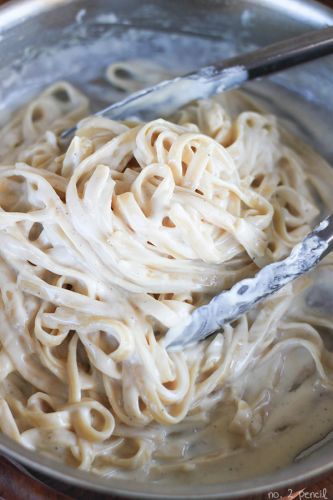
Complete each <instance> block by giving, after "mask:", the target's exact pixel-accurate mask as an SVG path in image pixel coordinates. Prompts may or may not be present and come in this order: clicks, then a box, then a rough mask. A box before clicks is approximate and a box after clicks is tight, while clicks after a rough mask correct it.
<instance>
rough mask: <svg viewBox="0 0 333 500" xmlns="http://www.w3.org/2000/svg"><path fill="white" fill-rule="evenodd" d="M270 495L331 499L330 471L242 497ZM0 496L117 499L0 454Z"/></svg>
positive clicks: (331, 2) (329, 1) (8, 499)
mask: <svg viewBox="0 0 333 500" xmlns="http://www.w3.org/2000/svg"><path fill="white" fill-rule="evenodd" d="M23 1H24V0H23ZM281 1H282V0H281ZM5 2H6V0H0V5H1V4H3V3H5ZM322 3H324V4H326V5H328V6H329V7H332V8H333V0H322ZM303 488H304V490H303ZM302 490H303V491H302ZM298 492H299V494H298ZM122 498H123V497H122ZM270 498H274V499H277V500H278V499H280V500H282V499H288V500H293V499H294V498H295V499H296V498H301V499H302V498H304V499H307V498H316V499H326V500H331V499H333V474H330V475H328V476H326V477H324V478H322V479H321V480H318V481H316V482H314V483H310V484H309V485H297V486H296V487H294V486H293V487H290V488H289V489H287V490H285V491H280V492H275V491H274V492H270V493H267V494H264V495H259V496H256V497H253V496H251V497H250V496H247V497H244V499H245V500H269V499H270ZM0 499H4V500H45V499H48V500H76V499H80V500H105V499H108V500H120V497H115V496H110V495H98V494H96V493H93V492H90V491H87V490H83V489H81V488H76V487H73V486H69V485H67V484H65V483H60V482H58V481H55V480H53V479H50V478H48V477H45V476H42V475H38V478H37V475H36V474H35V473H34V472H33V471H26V470H25V469H24V468H23V467H21V466H18V467H17V466H16V465H14V464H13V463H12V462H11V461H9V460H7V459H6V458H4V457H0Z"/></svg>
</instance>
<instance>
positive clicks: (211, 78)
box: [61, 27, 333, 139]
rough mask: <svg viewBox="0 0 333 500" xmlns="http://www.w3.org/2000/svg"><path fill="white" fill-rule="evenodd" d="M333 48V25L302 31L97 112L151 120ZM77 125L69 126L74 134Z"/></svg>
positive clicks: (116, 117) (68, 132) (66, 133)
mask: <svg viewBox="0 0 333 500" xmlns="http://www.w3.org/2000/svg"><path fill="white" fill-rule="evenodd" d="M332 52H333V27H328V28H323V29H318V30H314V31H309V32H307V33H304V34H302V35H299V36H296V37H293V38H289V39H287V40H283V41H282V42H277V43H274V44H272V45H268V46H267V47H264V48H262V49H258V50H255V51H253V52H248V53H245V54H241V55H238V56H235V57H231V58H230V59H226V60H225V61H222V62H218V63H216V64H212V65H211V66H206V67H205V68H201V69H199V70H198V71H196V72H194V73H190V74H188V75H185V76H179V77H176V78H174V79H172V80H165V81H163V82H161V83H158V84H157V85H153V86H152V87H148V88H146V89H144V90H140V91H139V92H135V93H133V94H131V95H130V96H128V97H126V98H125V99H123V100H122V101H119V102H116V103H114V104H111V106H108V107H107V108H104V109H102V110H101V111H98V112H97V113H96V114H95V115H96V116H106V117H107V118H112V119H114V120H123V119H125V118H133V117H134V118H138V119H140V120H144V121H149V120H152V119H154V118H159V117H161V116H167V115H170V114H171V113H173V112H174V111H176V110H177V109H179V108H180V107H182V106H184V105H185V104H187V103H188V102H190V101H193V100H195V99H204V98H206V97H210V96H212V95H215V94H218V93H220V92H223V91H226V90H230V89H233V88H237V87H239V86H240V85H242V84H244V83H245V82H247V81H249V80H254V79H256V78H260V77H262V76H266V75H270V74H272V73H276V72H278V71H282V70H284V69H288V68H291V67H293V66H296V65H297V64H301V63H304V62H307V61H312V60H314V59H317V58H319V57H322V56H325V55H328V54H331V53H332ZM76 129H77V127H76V126H75V127H72V128H70V129H67V130H65V131H64V132H63V133H62V135H61V137H62V139H68V138H70V137H71V136H72V135H73V133H74V132H75V130H76Z"/></svg>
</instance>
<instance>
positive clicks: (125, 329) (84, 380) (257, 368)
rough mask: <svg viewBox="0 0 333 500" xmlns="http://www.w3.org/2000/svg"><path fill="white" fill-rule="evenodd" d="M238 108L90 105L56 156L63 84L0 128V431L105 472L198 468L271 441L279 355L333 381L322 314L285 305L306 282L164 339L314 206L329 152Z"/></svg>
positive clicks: (248, 270) (74, 104)
mask: <svg viewBox="0 0 333 500" xmlns="http://www.w3.org/2000/svg"><path fill="white" fill-rule="evenodd" d="M110 74H111V77H112V75H114V74H115V72H114V71H113V72H112V71H111V72H110ZM244 102H245V101H244V99H243V98H242V97H240V96H239V95H238V94H235V95H232V94H231V95H230V96H226V97H225V96H223V97H218V98H216V99H212V100H205V101H201V102H197V103H193V104H191V105H190V106H188V107H187V108H185V109H184V110H181V111H180V112H179V113H178V114H177V115H176V116H174V117H173V118H171V119H170V120H164V119H156V120H154V121H151V122H149V123H134V122H130V121H129V122H123V123H120V122H115V121H112V120H109V119H106V118H101V117H94V116H90V117H87V118H84V119H83V120H82V121H81V122H80V127H79V129H78V131H77V133H76V135H75V137H74V138H73V139H72V141H71V143H70V144H69V146H68V147H67V148H65V150H64V149H63V147H62V145H61V142H60V141H59V134H60V132H61V131H62V130H63V129H64V128H66V127H68V126H70V125H72V124H73V123H75V122H76V121H77V120H79V119H82V118H83V117H85V116H86V115H87V114H88V100H87V99H86V98H85V97H84V96H83V95H82V94H81V93H80V92H79V91H78V90H76V89H74V88H73V87H72V86H71V85H70V84H68V83H64V82H60V83H57V84H55V85H53V86H52V87H50V88H48V89H47V90H46V91H44V92H43V93H42V94H41V95H40V96H39V97H37V98H36V99H35V100H34V101H32V102H31V103H30V104H28V105H27V106H26V107H24V108H23V109H22V110H21V111H19V112H18V113H17V114H16V115H14V117H13V119H12V121H10V122H9V123H8V124H7V125H6V126H5V127H4V128H3V129H2V132H1V136H0V161H1V166H0V179H1V180H0V206H1V211H0V256H1V260H0V288H1V310H0V313H1V328H0V428H1V429H2V432H3V433H5V434H7V435H8V436H10V437H11V438H13V439H14V440H16V441H18V442H19V443H21V444H22V445H24V446H27V447H29V448H31V449H33V450H36V451H38V452H41V453H44V454H47V455H49V456H52V457H55V458H57V459H59V460H62V461H65V462H66V463H68V464H71V465H75V466H77V467H80V468H82V469H88V470H93V471H95V472H98V473H101V474H105V475H112V474H114V473H117V474H118V475H120V476H121V475H126V474H130V473H131V472H130V471H132V473H134V472H135V471H137V470H138V471H139V472H140V474H139V475H138V476H137V477H141V478H143V477H146V476H147V475H149V474H153V473H154V471H155V473H157V472H158V471H163V470H164V471H166V472H168V473H170V474H171V472H172V471H173V470H188V474H190V470H192V469H193V468H195V467H196V466H197V465H198V464H200V465H201V466H202V465H203V464H206V465H207V464H214V463H216V462H218V461H219V460H222V459H225V457H228V456H232V455H233V454H235V453H239V452H240V450H242V449H245V448H246V447H248V446H250V445H251V443H253V442H255V440H256V439H258V436H261V435H265V432H266V431H265V429H266V427H265V422H266V420H267V415H269V414H270V408H271V407H272V394H273V392H274V389H275V388H276V387H279V384H280V385H281V384H282V383H285V384H286V382H283V377H284V375H283V374H284V373H285V372H284V368H283V366H284V363H285V359H286V358H288V356H291V355H293V356H296V357H298V358H299V359H302V362H301V364H300V365H299V366H300V369H299V370H298V371H297V370H296V368H295V369H294V373H292V374H291V375H290V377H289V378H288V380H289V382H290V386H291V385H292V383H294V382H295V379H298V378H299V376H300V374H301V375H302V374H303V378H302V380H303V379H304V378H306V377H305V375H304V373H306V374H309V373H310V375H311V377H314V379H313V380H316V381H319V384H320V387H321V388H322V389H323V388H324V387H326V390H327V391H329V387H330V369H331V365H332V359H331V355H330V353H329V351H328V349H326V348H325V346H324V344H323V340H322V338H321V336H320V335H319V333H318V328H321V327H324V326H325V325H326V326H327V325H328V324H329V321H328V320H327V321H326V323H325V321H324V320H323V318H322V316H321V315H316V314H315V312H313V311H312V310H309V309H306V308H305V309H304V308H303V309H302V307H301V306H299V307H298V308H296V309H295V304H296V303H297V300H301V297H302V296H303V295H304V292H302V290H303V288H304V286H305V284H306V283H308V278H304V279H303V280H300V281H299V282H298V283H297V284H294V285H290V286H288V287H286V288H285V289H284V290H282V291H281V292H280V293H279V294H277V296H276V297H274V298H272V299H271V300H269V301H267V302H266V303H264V304H263V305H261V306H260V307H258V308H257V310H256V311H254V312H251V313H250V314H248V315H247V316H243V317H241V318H240V319H239V320H238V321H236V322H233V323H232V324H231V325H226V326H225V328H224V330H223V332H222V333H219V334H218V335H216V336H215V337H213V338H211V339H208V340H206V341H204V342H201V343H200V344H198V345H196V346H194V347H190V348H187V349H184V350H183V351H181V352H167V351H166V350H165V348H164V346H163V336H164V334H165V332H166V331H167V330H168V328H170V327H172V326H173V325H175V324H177V322H179V321H180V319H183V318H185V317H187V316H188V315H189V314H191V311H193V309H194V308H195V307H197V306H198V305H201V304H202V303H204V302H207V301H208V300H209V298H210V297H211V296H212V295H214V294H216V293H218V292H219V291H221V290H223V289H227V288H229V287H230V286H231V285H232V284H233V283H235V282H237V281H238V280H239V279H241V278H243V277H245V276H250V275H253V274H254V273H255V272H256V270H257V269H258V267H261V266H263V265H265V264H266V263H268V262H270V261H273V260H278V259H281V258H283V257H284V256H286V255H287V254H288V253H289V252H290V249H291V248H292V247H293V246H294V245H295V243H297V242H298V241H299V240H300V239H301V238H302V237H303V236H304V235H305V234H306V233H307V232H308V231H309V230H310V228H311V227H312V226H313V224H314V220H315V218H316V217H317V216H318V215H319V209H318V203H319V202H318V200H317V201H316V197H317V198H318V196H319V195H318V192H320V181H319V180H318V178H316V182H315V183H311V179H312V178H311V173H310V172H311V166H312V164H314V163H315V162H317V163H319V162H321V163H323V160H320V159H318V157H317V156H316V155H313V154H312V153H311V154H312V155H313V156H311V154H310V153H308V155H307V154H302V152H301V151H300V150H299V148H297V147H296V146H295V147H292V145H291V144H290V142H289V143H288V140H287V135H285V136H284V135H283V132H281V131H280V130H279V127H278V125H277V121H276V118H275V117H274V116H271V115H267V114H263V113H260V112H258V111H253V110H243V111H240V110H239V108H241V107H242V106H241V104H242V105H243V106H244ZM323 168H324V167H323ZM314 184H315V186H314ZM318 185H319V188H318ZM318 199H319V198H318ZM322 266H327V267H328V268H329V267H330V265H329V259H328V260H326V261H325V262H324V264H323V265H322ZM302 294H303V295H302ZM297 297H299V299H297ZM295 301H296V302H295ZM324 323H325V324H324ZM299 352H301V353H302V356H300V355H299ZM295 353H296V354H295ZM298 358H297V359H298ZM293 359H295V358H293ZM267 366H269V370H267ZM265 367H266V368H265ZM265 370H266V371H265ZM289 370H290V368H289ZM304 370H305V372H304ZM249 373H253V374H255V373H258V374H259V375H257V378H256V379H255V380H256V382H255V384H253V383H252V384H251V380H250V379H249V377H248V374H249ZM262 373H265V374H266V375H265V376H264V377H262V375H260V374H262ZM253 376H254V375H253ZM307 376H308V375H307ZM258 377H259V378H258ZM258 380H259V382H258ZM290 386H289V387H285V393H288V390H289V389H290ZM282 392H283V391H282ZM273 406H274V405H273ZM214 412H215V413H214ZM216 412H217V416H216V417H214V418H216V419H217V421H218V419H219V418H222V417H221V415H222V414H223V418H224V419H225V418H226V416H228V418H229V417H230V418H229V420H223V426H222V427H223V429H224V431H225V432H224V431H223V432H224V434H223V436H224V438H223V439H225V441H224V442H223V444H218V445H216V442H215V443H214V446H213V445H212V443H210V445H207V442H206V445H204V444H202V443H203V436H205V435H206V434H207V432H208V431H209V428H210V427H209V426H210V423H212V422H213V421H214V418H213V416H212V415H214V414H215V415H216ZM218 412H220V413H218ZM219 415H220V416H219ZM221 425H222V424H221ZM215 427H216V426H215ZM222 427H219V429H220V430H221V429H222ZM193 429H195V431H196V432H195V433H192V430H193ZM189 430H190V431H189ZM221 435H222V431H221ZM177 436H178V437H177ZM181 436H183V437H181ZM184 436H185V437H184ZM200 440H201V447H200V446H199V444H200ZM133 471H134V472H133ZM156 471H157V472H156Z"/></svg>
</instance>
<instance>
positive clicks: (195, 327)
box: [164, 215, 333, 350]
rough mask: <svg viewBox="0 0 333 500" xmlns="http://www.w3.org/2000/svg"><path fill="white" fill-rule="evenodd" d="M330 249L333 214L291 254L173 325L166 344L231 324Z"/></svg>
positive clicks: (186, 342) (202, 335)
mask: <svg viewBox="0 0 333 500" xmlns="http://www.w3.org/2000/svg"><path fill="white" fill-rule="evenodd" d="M331 250H333V215H330V216H329V217H327V218H326V219H324V220H323V221H322V222H321V223H320V224H319V225H318V226H317V227H316V228H315V229H314V230H313V231H312V232H311V233H309V234H308V235H307V236H306V237H305V238H304V239H303V240H302V241H301V242H300V243H298V244H297V245H296V246H295V247H294V248H293V250H292V251H291V253H290V255H289V257H287V258H286V259H284V260H281V261H279V262H274V263H273V264H269V265H267V266H265V267H263V268H262V269H261V270H260V271H259V272H258V273H257V274H256V275H255V276H254V277H253V278H247V279H244V280H241V281H239V282H238V283H236V284H235V285H234V286H233V287H232V288H231V289H230V290H228V291H225V292H222V293H220V294H219V295H217V296H216V297H214V298H213V299H212V300H211V301H210V302H209V303H208V304H207V305H204V306H201V307H198V308H197V309H195V310H194V312H193V313H192V315H191V316H190V319H189V320H188V321H187V322H186V323H185V324H179V325H177V326H174V327H172V328H170V329H169V331H168V332H167V334H166V336H165V337H164V345H165V346H166V347H167V348H168V349H169V350H172V349H179V348H181V347H183V346H186V345H189V344H194V343H196V342H199V341H200V340H203V339H204V338H206V337H207V336H208V335H210V334H212V333H214V332H216V331H217V330H220V329H221V327H223V324H225V323H230V321H232V320H234V319H236V318H238V317H239V316H241V315H242V314H244V313H246V312H247V311H249V310H250V309H252V308H253V307H254V306H255V305H256V304H258V302H261V301H262V300H263V299H265V298H267V297H269V296H271V295H272V294H274V293H276V292H277V291H278V290H280V288H282V287H283V286H285V285H286V284H287V283H289V282H290V281H293V280H295V279H296V278H298V277H299V276H302V275H303V274H305V273H307V272H308V271H310V270H311V269H313V268H314V267H315V266H316V264H318V262H319V261H320V260H321V259H323V257H325V255H327V254H328V253H329V252H330V251H331Z"/></svg>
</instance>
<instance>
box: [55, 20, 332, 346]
mask: <svg viewBox="0 0 333 500" xmlns="http://www.w3.org/2000/svg"><path fill="white" fill-rule="evenodd" d="M332 52H333V27H328V28H324V29H320V30H315V31H310V32H308V33H305V34H303V35H300V36H297V37H294V38H289V39H288V40H284V41H282V42H278V43H275V44H272V45H269V46H268V47H265V48H262V49H258V50H255V51H253V52H250V53H246V54H242V55H239V56H236V57H232V58H230V59H227V60H225V61H223V62H220V63H217V64H214V65H211V66H207V67H205V68H202V69H200V70H199V71H197V72H194V73H190V74H188V75H185V76H181V77H177V78H174V79H172V80H167V81H164V82H161V83H158V84H157V85H154V86H152V87H149V88H146V89H144V90H141V91H139V92H135V93H134V94H131V95H130V96H129V97H127V98H126V99H124V100H122V101H119V102H117V103H115V104H112V105H111V106H109V107H107V108H105V109H103V110H101V111H99V112H98V113H96V115H97V116H106V117H108V118H112V119H116V120H121V119H125V118H137V119H141V120H145V121H147V120H151V119H154V118H156V117H159V116H167V115H170V114H171V113H172V112H174V111H176V110H177V109H179V108H180V107H181V106H183V105H185V104H187V103H188V102H190V101H193V100H195V99H202V98H206V97H210V96H212V95H214V94H217V93H219V92H223V91H226V90H230V89H232V88H236V87H239V86H240V85H242V84H243V83H245V82H246V81H248V80H253V79H256V78H259V77H262V76H266V75H270V74H272V73H275V72H278V71H281V70H284V69H287V68H291V67H292V66H296V65H297V64H301V63H304V62H307V61H311V60H314V59H317V58H319V57H322V56H325V55H328V54H331V53H332ZM76 128H77V127H73V128H71V129H68V130H65V131H64V132H63V134H62V136H61V137H62V139H68V138H70V137H71V136H72V134H73V133H74V132H75V130H76ZM332 249H333V215H330V216H329V217H327V218H326V219H324V220H323V221H322V222H321V223H320V224H319V225H318V226H317V227H316V228H315V229H314V230H313V231H312V232H311V233H310V234H309V235H308V236H307V237H306V238H304V240H303V241H301V242H300V243H299V244H298V245H296V246H295V247H294V249H293V250H292V252H291V254H290V256H289V257H287V258H286V259H284V260H282V261H280V262H275V263H273V264H269V265H268V266H266V267H264V268H263V269H261V270H260V271H259V272H258V273H257V274H256V276H255V277H254V278H248V279H245V280H241V281H239V282H238V283H237V284H236V285H234V286H233V287H232V288H231V289H230V290H228V291H225V292H222V293H220V294H219V295H217V296H216V297H214V298H213V299H212V300H211V301H210V302H209V303H208V304H207V305H204V306H202V307H198V308H197V309H196V310H194V312H193V313H192V315H191V316H190V318H189V320H188V321H187V322H186V323H184V324H179V325H177V326H175V327H172V328H170V330H169V331H168V332H167V334H166V336H165V337H164V344H165V346H166V347H167V348H168V349H169V350H172V349H179V348H181V347H183V346H186V345H189V344H193V343H196V342H198V341H200V340H202V339H204V338H206V337H207V336H208V335H210V334H212V333H214V332H216V331H217V330H220V329H221V327H222V326H223V324H225V323H228V322H230V321H232V320H234V319H236V318H237V317H239V316H240V315H242V314H244V313H245V312H247V311H249V310H250V309H251V308H253V307H254V305H255V304H257V303H258V302H260V301H262V300H263V299H265V298H266V297H269V296H270V295H272V294H274V293H275V292H277V291H278V290H279V289H280V288H282V287H283V286H284V285H286V284H287V283H289V282H290V281H293V280H295V279H296V278H298V277H299V276H301V275H302V274H304V273H306V272H308V271H310V270H311V269H313V268H314V267H315V266H316V264H317V263H318V262H319V261H320V260H321V259H322V258H323V257H324V256H325V255H327V254H328V253H329V252H330V251H331V250H332Z"/></svg>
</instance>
